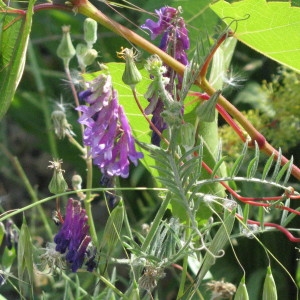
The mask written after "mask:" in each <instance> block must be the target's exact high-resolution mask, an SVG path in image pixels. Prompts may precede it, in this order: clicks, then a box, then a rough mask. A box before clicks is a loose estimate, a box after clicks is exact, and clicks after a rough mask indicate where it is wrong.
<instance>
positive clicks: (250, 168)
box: [247, 142, 259, 178]
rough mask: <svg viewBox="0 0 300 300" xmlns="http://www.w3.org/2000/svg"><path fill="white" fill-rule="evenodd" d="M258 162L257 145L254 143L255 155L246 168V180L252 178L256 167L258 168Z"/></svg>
mask: <svg viewBox="0 0 300 300" xmlns="http://www.w3.org/2000/svg"><path fill="white" fill-rule="evenodd" d="M258 162H259V148H258V145H257V143H256V142H255V155H254V158H253V159H251V161H250V163H249V165H248V168H247V178H252V177H254V175H255V173H256V170H257V167H258Z"/></svg>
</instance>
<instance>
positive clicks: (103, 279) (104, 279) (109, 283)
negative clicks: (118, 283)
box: [100, 276, 129, 300]
mask: <svg viewBox="0 0 300 300" xmlns="http://www.w3.org/2000/svg"><path fill="white" fill-rule="evenodd" d="M100 280H101V281H102V282H103V283H104V284H106V286H107V287H109V288H110V289H111V290H112V291H114V292H115V293H116V294H117V295H119V296H120V297H122V299H124V300H129V299H128V297H126V296H125V295H124V294H123V293H122V292H121V291H120V290H119V289H117V288H116V287H115V286H114V285H113V284H112V283H111V282H110V281H109V280H107V279H106V278H105V277H103V276H100Z"/></svg>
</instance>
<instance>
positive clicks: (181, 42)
mask: <svg viewBox="0 0 300 300" xmlns="http://www.w3.org/2000/svg"><path fill="white" fill-rule="evenodd" d="M155 12H156V14H157V15H158V17H159V20H158V21H157V22H154V21H152V20H150V19H147V20H146V22H145V24H143V25H142V26H141V27H142V28H143V29H147V30H149V31H150V32H151V39H155V38H156V37H157V36H159V35H161V36H162V38H161V42H160V45H159V48H160V49H162V50H163V51H165V52H166V53H168V54H169V55H171V56H173V57H174V58H175V59H176V60H178V61H179V62H181V63H182V64H183V65H185V66H186V65H187V64H188V57H187V54H186V50H188V49H189V48H190V40H189V37H188V31H187V29H186V26H185V22H184V20H183V18H182V17H180V16H179V15H180V12H179V11H178V10H177V9H176V8H173V7H169V6H165V7H162V8H161V9H159V10H155ZM164 76H165V77H168V78H170V81H169V83H168V85H166V90H167V91H168V92H169V93H170V94H171V95H172V96H174V88H176V89H177V91H179V90H180V89H181V85H182V77H181V76H180V75H177V74H176V73H175V72H174V70H172V69H171V68H170V67H169V66H166V72H165V73H164ZM175 95H178V93H175ZM148 101H149V102H150V104H149V107H151V110H152V114H153V117H152V123H153V124H154V125H155V126H156V128H157V129H159V130H160V131H161V132H162V131H163V130H164V129H166V128H167V124H166V122H165V121H164V119H163V117H162V116H161V113H162V112H163V111H164V109H165V107H164V104H163V102H162V99H161V98H155V97H151V98H148ZM149 107H147V109H148V110H149ZM145 113H147V112H146V111H145ZM151 141H152V143H153V144H155V145H159V143H160V138H159V136H158V135H157V134H156V133H155V132H153V134H152V139H151Z"/></svg>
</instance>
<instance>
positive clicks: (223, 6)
mask: <svg viewBox="0 0 300 300" xmlns="http://www.w3.org/2000/svg"><path fill="white" fill-rule="evenodd" d="M211 8H212V10H213V11H214V12H215V13H216V14H217V15H218V16H219V17H220V18H222V19H223V20H224V22H225V23H226V24H227V25H229V24H231V25H230V26H231V29H232V30H234V31H235V37H236V38H237V39H238V40H240V41H241V42H243V43H245V44H247V45H248V46H249V47H251V48H253V49H254V50H256V51H258V52H260V53H262V54H264V55H265V56H267V57H269V58H271V59H274V60H276V61H277V62H279V63H281V64H283V65H286V66H288V67H290V68H292V69H294V70H296V71H300V52H299V48H300V35H299V31H300V10H299V8H298V7H291V4H290V3H289V2H266V1H265V0H244V1H239V2H235V3H232V4H230V3H228V2H226V1H224V0H220V1H218V2H216V3H214V4H213V5H211Z"/></svg>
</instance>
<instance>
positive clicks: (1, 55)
mask: <svg viewBox="0 0 300 300" xmlns="http://www.w3.org/2000/svg"><path fill="white" fill-rule="evenodd" d="M34 2H35V0H29V5H28V10H27V13H26V14H22V13H21V12H22V11H19V13H14V10H13V9H11V8H9V7H7V6H6V5H5V3H4V2H3V1H0V11H1V12H0V26H1V28H0V95H1V98H0V119H1V118H2V117H3V116H4V114H5V113H6V111H7V110H8V108H9V105H10V103H11V101H12V99H13V96H14V93H15V91H16V88H17V86H18V84H19V81H20V79H21V76H22V73H23V69H24V65H25V57H26V49H27V44H28V38H29V33H30V29H31V21H32V15H33V4H34ZM17 12H18V11H17Z"/></svg>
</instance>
